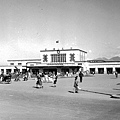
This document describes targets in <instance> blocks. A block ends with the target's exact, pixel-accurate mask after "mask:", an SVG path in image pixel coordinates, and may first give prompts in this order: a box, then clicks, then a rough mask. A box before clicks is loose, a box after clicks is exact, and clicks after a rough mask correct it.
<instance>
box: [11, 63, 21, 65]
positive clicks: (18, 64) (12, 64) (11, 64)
mask: <svg viewBox="0 0 120 120" xmlns="http://www.w3.org/2000/svg"><path fill="white" fill-rule="evenodd" d="M10 65H14V63H10ZM18 65H22V63H18Z"/></svg>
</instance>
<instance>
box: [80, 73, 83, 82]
mask: <svg viewBox="0 0 120 120" xmlns="http://www.w3.org/2000/svg"><path fill="white" fill-rule="evenodd" d="M79 77H80V83H82V80H83V73H82V71H80V73H79Z"/></svg>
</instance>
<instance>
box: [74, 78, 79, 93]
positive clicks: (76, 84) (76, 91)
mask: <svg viewBox="0 0 120 120" xmlns="http://www.w3.org/2000/svg"><path fill="white" fill-rule="evenodd" d="M77 78H78V76H75V81H74V89H75V93H78V90H79V89H78V81H77Z"/></svg>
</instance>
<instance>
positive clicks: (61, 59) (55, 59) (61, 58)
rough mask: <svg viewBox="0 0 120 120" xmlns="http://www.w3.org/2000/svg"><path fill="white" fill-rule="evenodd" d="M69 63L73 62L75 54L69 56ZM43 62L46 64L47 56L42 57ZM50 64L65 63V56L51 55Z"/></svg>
mask: <svg viewBox="0 0 120 120" xmlns="http://www.w3.org/2000/svg"><path fill="white" fill-rule="evenodd" d="M70 61H75V54H74V53H73V54H70ZM43 62H48V55H43ZM51 62H66V54H51Z"/></svg>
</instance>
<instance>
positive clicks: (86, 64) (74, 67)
mask: <svg viewBox="0 0 120 120" xmlns="http://www.w3.org/2000/svg"><path fill="white" fill-rule="evenodd" d="M7 63H8V64H7V65H5V66H0V71H3V72H4V73H7V72H11V73H14V72H16V67H17V68H18V69H19V70H20V72H22V73H24V72H26V71H29V72H31V73H33V74H36V73H38V72H43V73H45V72H55V73H56V74H66V73H69V74H74V73H76V72H77V71H78V70H79V69H81V70H83V71H85V72H86V73H91V74H92V73H93V72H94V73H95V74H108V73H109V74H112V73H113V72H114V71H117V72H118V73H120V61H104V60H87V52H86V51H83V50H80V49H73V48H70V49H63V48H62V49H55V48H53V49H51V50H47V49H45V50H40V58H39V59H24V60H7Z"/></svg>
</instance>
